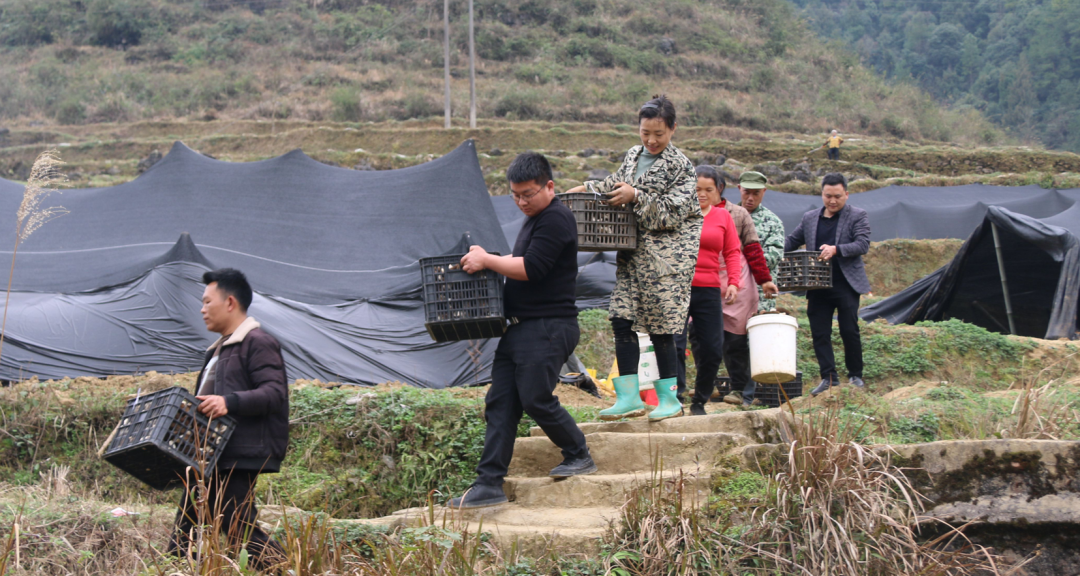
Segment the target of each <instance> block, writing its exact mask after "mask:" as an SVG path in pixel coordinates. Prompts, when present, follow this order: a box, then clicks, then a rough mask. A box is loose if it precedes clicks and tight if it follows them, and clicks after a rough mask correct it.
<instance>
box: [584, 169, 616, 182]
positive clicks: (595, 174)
mask: <svg viewBox="0 0 1080 576" xmlns="http://www.w3.org/2000/svg"><path fill="white" fill-rule="evenodd" d="M608 176H611V171H610V170H604V169H603V168H596V169H595V170H590V171H589V177H588V178H586V179H585V181H586V182H588V181H591V180H603V179H604V178H607V177H608Z"/></svg>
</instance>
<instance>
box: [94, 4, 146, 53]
mask: <svg viewBox="0 0 1080 576" xmlns="http://www.w3.org/2000/svg"><path fill="white" fill-rule="evenodd" d="M155 17H156V15H155V14H152V13H151V8H150V7H149V6H148V5H147V3H145V2H136V1H134V0H93V2H91V3H90V6H89V7H88V8H87V10H86V26H87V29H88V31H89V32H90V42H91V43H92V44H96V45H98V46H109V47H113V48H115V47H119V46H135V45H137V44H138V43H139V41H140V40H141V39H142V35H143V32H145V31H147V30H148V29H149V28H150V27H152V26H153V25H154V20H155Z"/></svg>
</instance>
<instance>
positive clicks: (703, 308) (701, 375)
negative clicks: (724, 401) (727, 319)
mask: <svg viewBox="0 0 1080 576" xmlns="http://www.w3.org/2000/svg"><path fill="white" fill-rule="evenodd" d="M690 318H693V319H694V321H693V323H692V324H693V327H692V328H691V326H690V322H689V321H688V322H687V327H686V328H684V329H683V331H682V333H681V334H679V335H678V336H676V339H675V346H676V349H677V352H676V357H677V358H678V361H679V368H680V369H679V376H680V382H679V392H683V391H684V390H685V389H686V384H685V381H686V343H687V342H689V343H690V351H691V352H692V353H693V354H694V366H695V367H696V368H697V380H696V381H695V382H694V403H695V404H704V403H706V402H708V401H709V397H710V396H712V392H713V388H714V387H715V386H716V374H717V373H718V372H719V371H720V364H721V363H722V362H723V359H724V299H723V294H722V293H721V292H720V288H717V287H708V286H691V287H690ZM688 320H689V319H688ZM680 344H681V346H680ZM679 352H681V353H679Z"/></svg>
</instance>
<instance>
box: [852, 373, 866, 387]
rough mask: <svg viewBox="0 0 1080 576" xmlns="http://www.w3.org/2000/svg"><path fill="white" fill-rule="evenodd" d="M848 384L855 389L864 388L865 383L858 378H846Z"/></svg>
mask: <svg viewBox="0 0 1080 576" xmlns="http://www.w3.org/2000/svg"><path fill="white" fill-rule="evenodd" d="M848 384H851V385H852V386H854V387H856V388H866V382H863V379H862V378H860V377H858V376H850V377H849V378H848Z"/></svg>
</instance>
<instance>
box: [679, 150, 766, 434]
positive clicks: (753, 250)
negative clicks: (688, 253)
mask: <svg viewBox="0 0 1080 576" xmlns="http://www.w3.org/2000/svg"><path fill="white" fill-rule="evenodd" d="M694 172H695V173H696V174H697V177H698V183H697V189H698V200H699V202H700V201H701V199H702V197H703V195H705V196H707V197H708V198H709V199H710V200H711V201H715V206H716V207H717V208H723V209H724V210H726V211H727V212H728V214H730V215H731V219H732V222H733V223H734V224H735V231H736V233H737V234H738V237H739V243H740V245H741V246H742V253H741V254H740V256H739V260H740V270H741V273H740V278H739V283H738V292H737V297H736V299H735V301H734V302H732V303H728V302H725V303H724V307H723V317H724V327H723V330H724V331H723V337H724V338H723V341H724V346H723V347H722V349H725V350H726V349H727V342H728V340H729V339H732V338H735V339H737V338H739V337H740V336H742V337H744V338H745V336H746V321H747V320H749V319H750V317H751V316H753V315H754V314H755V313H756V312H757V310H758V291H757V288H756V286H755V284H757V285H760V286H761V287H762V289H763V291H764V293H765V294H766V296H770V295H771V296H775V295H776V293H777V289H776V284H773V282H772V275H771V274H770V273H769V266H768V264H767V263H766V262H765V253H764V252H762V250H761V242H760V240H759V239H758V235H757V231H756V230H755V228H754V221H753V220H752V219H751V218H750V213H749V212H747V211H746V209H744V208H743V207H742V206H739V205H738V204H735V203H734V202H728V201H727V200H726V199H725V198H724V197H723V193H724V188H725V186H726V184H725V182H724V179H723V178H722V177H721V176H720V173H719V172H718V171H717V170H716V169H715V168H713V167H712V166H698V167H697V168H695V169H694ZM716 199H718V200H716ZM703 210H704V208H703ZM706 218H708V216H706ZM704 237H705V232H702V241H703V242H704ZM699 258H700V257H699ZM699 264H700V262H699ZM719 264H720V270H719V274H720V285H721V286H727V285H728V278H729V277H730V271H729V270H728V268H727V266H726V265H725V263H724V262H723V261H721V262H719ZM691 302H692V299H691ZM691 306H692V304H691ZM690 314H691V316H694V312H693V310H692V309H691V312H690ZM694 322H695V321H694V320H693V319H691V321H690V323H689V324H688V326H687V329H686V331H685V332H684V333H682V334H680V335H678V336H677V337H676V339H675V345H676V348H677V354H678V358H679V363H680V366H679V389H680V391H681V390H683V389H685V386H686V367H685V364H686V345H687V342H688V341H689V342H690V343H691V344H692V350H694V359H695V361H696V360H697V358H698V352H697V350H698V347H699V346H700V345H701V344H700V343H699V342H698V339H697V329H696V326H695V323H694ZM726 354H727V353H726V352H724V355H725V356H726ZM747 370H749V367H747ZM698 377H699V379H700V377H701V368H700V366H699V367H698ZM715 377H716V374H715V371H714V373H713V378H714V379H715ZM738 382H739V386H738V387H735V388H734V390H731V389H728V390H724V393H725V396H724V400H725V401H726V402H728V403H732V404H743V405H748V404H750V403H751V402H753V400H754V392H755V385H754V382H753V381H751V380H750V376H749V373H747V375H746V377H745V378H740V379H739V380H738ZM710 389H711V387H710ZM729 392H731V393H729ZM706 400H707V399H706ZM693 413H694V409H693V406H691V414H693Z"/></svg>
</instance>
